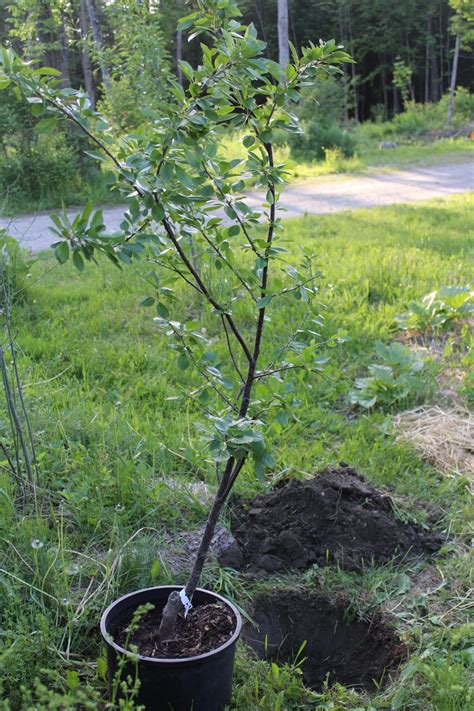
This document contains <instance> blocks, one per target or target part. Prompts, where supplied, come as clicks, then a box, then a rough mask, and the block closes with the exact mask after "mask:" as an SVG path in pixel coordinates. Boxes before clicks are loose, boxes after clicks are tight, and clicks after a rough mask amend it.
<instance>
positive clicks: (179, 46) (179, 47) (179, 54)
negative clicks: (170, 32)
mask: <svg viewBox="0 0 474 711" xmlns="http://www.w3.org/2000/svg"><path fill="white" fill-rule="evenodd" d="M182 58H183V30H176V67H177V70H178V81H179V83H180V84H182V83H183V72H182V71H181V67H180V65H179V63H180V61H181V60H182Z"/></svg>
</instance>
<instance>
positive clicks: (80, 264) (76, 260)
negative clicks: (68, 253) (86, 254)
mask: <svg viewBox="0 0 474 711" xmlns="http://www.w3.org/2000/svg"><path fill="white" fill-rule="evenodd" d="M72 262H73V264H74V266H75V267H76V269H79V271H80V272H83V271H84V260H83V258H82V257H81V255H80V254H79V252H77V251H75V252H73V253H72Z"/></svg>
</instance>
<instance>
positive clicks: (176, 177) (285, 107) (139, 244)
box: [0, 0, 351, 639]
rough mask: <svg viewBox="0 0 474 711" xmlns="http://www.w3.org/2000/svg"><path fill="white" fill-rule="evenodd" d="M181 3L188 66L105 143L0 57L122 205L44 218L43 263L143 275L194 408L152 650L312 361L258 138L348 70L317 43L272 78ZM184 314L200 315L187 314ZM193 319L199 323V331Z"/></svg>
mask: <svg viewBox="0 0 474 711" xmlns="http://www.w3.org/2000/svg"><path fill="white" fill-rule="evenodd" d="M197 4H198V10H197V11H196V12H194V13H193V14H191V15H189V16H187V17H185V18H183V19H182V20H181V22H180V25H179V27H180V29H181V30H183V31H184V30H188V29H189V28H191V34H190V36H189V41H192V40H195V39H196V38H200V39H201V49H202V63H201V64H200V65H199V66H198V67H197V68H195V69H193V68H192V67H191V66H190V65H189V64H188V63H187V62H185V61H182V62H181V63H180V68H181V72H182V74H183V77H184V82H183V84H184V86H182V85H181V84H180V83H179V82H178V81H175V80H171V92H172V94H173V96H174V102H173V103H170V104H169V105H166V106H163V107H162V110H161V111H160V112H159V113H157V112H154V113H153V112H149V113H148V117H149V121H148V123H147V125H146V126H143V127H142V128H141V130H139V131H137V132H136V133H135V134H133V135H129V136H126V137H123V138H122V139H121V140H119V141H117V140H116V139H114V138H113V137H112V133H111V131H110V130H109V125H108V123H107V120H106V119H105V118H104V116H102V115H100V114H99V113H97V112H96V111H95V110H93V109H92V107H91V104H90V100H89V98H88V96H87V94H86V93H85V92H84V91H76V90H73V89H62V88H61V87H60V83H59V80H58V79H57V78H56V75H57V72H56V71H54V70H51V69H48V68H35V67H34V66H32V65H31V64H28V63H25V62H23V61H21V60H20V59H19V58H18V56H16V55H15V53H14V52H13V51H12V50H11V49H8V48H4V49H2V50H1V54H0V67H1V74H0V86H1V87H2V88H5V87H7V86H8V85H9V84H13V85H14V86H15V87H16V90H17V91H19V92H21V93H22V94H23V95H24V96H25V97H26V99H27V101H28V102H29V103H30V104H31V108H32V111H33V113H34V114H35V116H38V117H40V120H39V123H38V125H37V128H38V130H40V131H54V129H55V125H56V122H57V121H58V120H65V121H69V122H71V123H72V124H74V125H75V126H76V128H77V129H80V130H82V131H83V132H84V133H85V134H86V136H87V137H88V139H89V141H90V144H91V151H90V155H92V156H93V158H95V159H96V160H97V161H100V162H101V163H102V164H103V165H104V166H105V168H106V169H107V170H109V171H110V172H111V182H112V183H113V184H112V188H113V189H114V190H117V191H119V192H120V193H122V195H123V197H124V200H126V201H127V204H128V205H127V208H128V209H127V210H126V212H125V214H124V217H123V221H122V224H121V230H120V233H116V234H107V233H106V228H105V225H104V222H103V217H102V213H101V211H100V210H98V211H95V210H94V209H93V207H92V205H88V206H87V207H86V208H85V209H84V210H82V212H80V213H79V214H78V215H77V216H76V217H75V218H74V219H73V220H72V221H69V220H68V218H67V216H66V214H65V213H64V214H63V215H62V216H60V215H53V216H52V219H53V221H54V228H53V232H54V233H55V234H56V235H57V237H58V241H56V242H55V244H54V245H53V246H54V250H55V253H56V256H57V259H58V260H59V262H60V263H64V262H66V261H67V260H68V259H69V258H70V257H71V258H72V261H73V263H74V265H75V266H76V267H77V268H78V269H79V270H83V269H84V266H85V264H86V262H90V261H96V257H97V255H98V254H103V255H105V256H106V257H108V258H109V259H110V260H111V261H112V262H113V263H114V264H115V265H117V266H119V267H122V266H124V265H126V264H129V263H130V262H132V261H134V260H137V259H143V260H146V261H147V262H148V263H149V264H151V265H153V266H152V268H153V269H154V271H153V273H152V275H151V277H150V283H151V284H152V289H153V292H152V293H151V294H150V295H149V296H148V297H147V298H146V299H145V300H144V302H143V304H144V305H145V306H152V307H154V308H155V309H156V316H155V322H156V325H157V327H158V328H159V329H160V331H161V332H162V334H163V336H164V337H166V338H168V339H169V342H170V348H171V349H172V352H173V353H174V354H175V356H176V359H177V365H178V367H179V368H180V369H181V370H183V371H184V370H186V376H187V379H188V382H189V383H190V387H189V392H188V393H187V396H188V397H189V398H191V399H192V401H193V402H194V403H195V404H196V406H197V408H199V410H200V411H201V413H202V421H201V422H200V423H198V425H199V427H200V429H201V432H202V435H203V439H205V440H206V441H207V445H208V448H209V449H208V451H209V452H210V454H211V455H212V459H213V460H214V462H215V463H216V466H217V471H218V485H217V491H216V493H215V497H214V500H213V503H212V506H211V509H210V512H209V516H208V519H207V523H206V526H205V530H204V533H203V535H202V539H201V541H200V544H199V547H198V550H197V553H196V556H195V560H194V563H193V566H192V570H191V573H190V575H189V578H188V580H187V582H186V585H185V587H184V589H183V591H181V593H180V594H178V593H172V594H171V596H170V599H169V602H168V605H167V606H166V608H165V612H164V614H163V620H162V624H161V628H160V636H161V638H162V639H166V638H168V637H169V636H172V634H173V629H174V624H175V620H176V616H177V615H178V613H179V612H180V611H182V610H183V605H184V606H185V607H186V606H189V604H190V601H191V600H192V598H193V594H194V592H195V590H196V586H197V585H198V581H199V579H200V575H201V572H202V569H203V565H204V563H205V560H206V556H207V554H208V551H209V547H210V544H211V540H212V537H213V533H214V530H215V527H216V523H217V521H218V518H219V515H220V513H221V511H222V508H223V506H224V504H225V502H226V500H227V498H228V496H229V493H230V491H231V490H232V487H233V486H234V484H235V482H236V479H237V477H238V476H239V474H240V472H241V471H242V469H243V468H244V467H250V465H251V464H253V468H254V472H255V475H256V476H257V477H260V478H262V477H264V474H265V470H266V469H267V468H268V467H271V466H272V465H273V463H274V462H273V459H272V457H271V455H270V453H269V451H268V448H267V444H266V441H265V436H264V433H265V429H266V428H267V427H268V425H269V424H270V423H271V422H274V421H275V420H276V421H277V422H279V423H280V424H283V423H285V422H286V421H287V420H288V417H292V407H293V405H294V404H295V402H294V400H295V397H294V394H293V391H294V385H293V384H292V381H293V379H295V378H298V379H300V380H305V379H309V378H310V377H311V374H312V373H314V372H315V371H319V370H321V369H322V368H323V367H324V364H325V360H326V359H325V358H323V357H321V355H320V353H321V345H322V341H323V338H322V336H321V335H320V330H321V316H320V311H321V305H320V304H319V302H318V301H317V292H318V280H319V278H320V274H319V273H318V272H317V271H315V268H314V260H313V258H312V255H311V254H309V253H305V252H303V253H302V254H301V259H300V260H299V261H298V260H295V258H294V257H293V256H292V255H291V254H290V253H289V251H288V243H287V241H286V240H285V232H284V229H283V223H282V221H281V218H280V217H279V215H278V201H279V197H280V193H281V190H282V187H283V185H284V182H285V176H286V172H285V166H284V165H282V164H278V163H276V162H275V155H274V136H275V132H277V131H278V132H279V133H281V132H282V131H286V132H290V133H295V132H298V131H299V128H298V121H297V118H296V116H295V115H294V113H293V112H292V106H293V105H294V104H296V103H297V102H298V100H299V98H300V92H301V90H302V89H303V88H304V87H307V86H310V85H311V84H312V82H313V80H314V79H315V78H316V77H321V76H322V75H327V74H332V73H337V72H340V71H341V70H340V69H339V65H341V64H342V63H343V62H348V61H351V60H350V58H349V56H348V55H347V54H346V53H345V52H344V51H343V49H342V48H341V47H340V46H338V45H337V44H336V43H335V42H334V41H329V42H323V41H320V43H319V44H317V45H314V44H310V46H308V47H306V48H304V49H302V51H301V53H300V54H299V55H298V53H297V52H296V50H295V48H294V47H291V61H290V63H288V64H287V66H286V67H285V69H284V70H282V68H281V66H280V65H279V64H278V63H276V62H274V61H271V60H270V59H267V58H266V57H265V56H264V54H263V53H264V50H265V44H264V42H262V41H260V40H259V39H258V38H257V34H256V30H255V28H254V27H253V26H252V25H251V26H249V27H246V26H243V25H242V24H241V23H240V22H239V20H238V17H239V15H240V13H239V10H238V7H237V5H236V3H235V2H234V0H198V3H197ZM230 132H232V133H235V134H237V135H241V136H242V151H243V156H242V157H241V158H236V159H233V160H229V159H227V158H226V157H225V156H223V155H222V153H221V147H220V145H221V139H222V137H223V136H225V135H226V134H229V133H230ZM249 185H251V186H253V187H255V188H260V189H261V190H262V201H261V203H262V204H261V205H260V206H259V207H255V206H254V203H253V202H252V204H249V202H248V201H247V200H246V198H245V193H244V190H245V188H246V187H247V186H249ZM178 282H181V283H182V285H183V286H184V288H186V289H189V292H190V293H191V294H195V295H197V301H196V304H195V305H194V308H193V309H190V308H188V307H187V306H186V301H185V300H184V299H183V296H182V291H180V292H179V298H178V295H177V293H176V288H177V285H178ZM288 299H293V300H296V302H295V303H299V304H303V305H304V308H303V309H302V310H301V311H302V312H301V313H300V312H298V314H297V316H296V315H295V322H294V323H291V324H290V323H285V324H284V329H283V328H282V330H283V332H282V333H281V334H280V336H281V338H280V341H277V340H275V336H274V335H273V336H272V342H265V329H266V325H267V324H268V323H269V322H270V320H271V318H272V312H273V311H275V313H278V310H279V308H280V307H281V306H280V305H281V304H282V303H283V302H285V304H286V301H287V300H288ZM286 307H287V304H286V306H285V308H286ZM196 309H199V310H200V313H201V318H198V319H196V318H195V317H193V315H192V312H193V311H194V313H195V312H196ZM290 312H291V313H292V314H293V313H294V312H293V311H290ZM303 312H304V313H303ZM204 318H205V320H206V323H209V322H211V321H213V323H214V325H213V326H212V327H209V328H208V329H207V330H205V329H204V328H203V320H204ZM339 337H340V334H335V335H334V336H333V337H332V338H331V339H330V340H331V343H335V342H336V340H337V339H338V338H339ZM326 342H327V341H326ZM198 376H199V378H200V382H199V384H196V378H197V377H198Z"/></svg>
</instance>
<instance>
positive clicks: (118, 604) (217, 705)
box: [100, 585, 242, 711]
mask: <svg viewBox="0 0 474 711" xmlns="http://www.w3.org/2000/svg"><path fill="white" fill-rule="evenodd" d="M173 590H181V587H178V586H174V585H162V586H160V587H156V588H145V589H144V590H138V591H137V592H133V593H130V594H129V595H125V596H124V597H121V598H120V599H119V600H116V601H115V602H113V603H112V604H111V605H110V606H109V607H108V608H107V609H106V611H105V612H104V614H103V615H102V618H101V621H100V631H101V634H102V637H103V638H104V640H105V644H106V646H107V665H108V669H107V673H108V680H109V692H110V694H111V695H112V693H113V689H114V680H116V678H117V677H116V674H117V670H118V669H119V668H120V664H122V669H121V671H120V676H121V678H125V677H126V676H128V675H130V676H131V678H132V679H135V678H136V677H137V676H138V679H139V680H140V688H139V692H138V696H137V697H136V699H135V701H136V703H137V704H143V706H144V707H145V708H146V710H147V711H221V709H223V708H224V706H226V705H227V704H229V703H230V699H231V693H232V674H233V671H234V657H235V646H236V643H237V640H238V638H239V635H240V630H241V627H242V619H241V617H240V614H239V612H238V610H237V609H236V608H235V607H234V605H232V604H231V603H230V602H229V601H228V600H226V599H225V598H223V597H221V595H217V594H216V593H213V592H209V590H202V589H201V588H198V589H197V590H196V592H195V593H194V597H193V604H194V605H202V604H208V603H215V602H223V603H224V604H225V605H226V606H227V607H228V608H230V610H231V611H232V613H233V615H234V617H235V630H234V633H233V634H232V637H231V638H230V639H229V640H228V641H227V642H226V643H225V644H223V645H222V646H220V647H218V648H217V649H215V650H213V651H212V652H207V653H206V654H200V655H198V656H196V657H184V658H182V659H155V658H154V657H143V656H141V655H138V658H137V656H136V655H132V654H131V653H130V652H127V651H126V650H125V649H123V647H120V646H119V645H118V644H116V643H115V642H114V641H113V637H114V634H115V631H116V629H117V626H118V625H119V623H121V622H123V621H124V619H125V620H128V619H130V615H131V613H133V610H135V608H137V607H138V606H139V605H144V604H145V603H147V602H149V603H152V604H155V605H157V606H158V607H163V606H164V604H165V602H166V600H167V599H168V596H169V594H170V593H171V592H172V591H173ZM116 686H117V684H116V683H115V687H116Z"/></svg>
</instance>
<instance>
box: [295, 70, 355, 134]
mask: <svg viewBox="0 0 474 711" xmlns="http://www.w3.org/2000/svg"><path fill="white" fill-rule="evenodd" d="M347 89H348V87H347V80H346V79H345V77H335V76H328V77H325V78H323V79H316V81H315V83H314V86H313V87H311V88H310V89H306V90H305V91H304V93H302V96H301V101H300V102H299V104H298V108H297V111H296V112H297V114H298V118H299V119H300V121H307V122H316V123H321V122H322V123H324V124H326V125H331V124H334V123H335V124H338V123H342V122H343V121H344V119H345V118H346V115H347V110H348V108H349V106H348V93H349V92H348V91H347Z"/></svg>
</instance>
